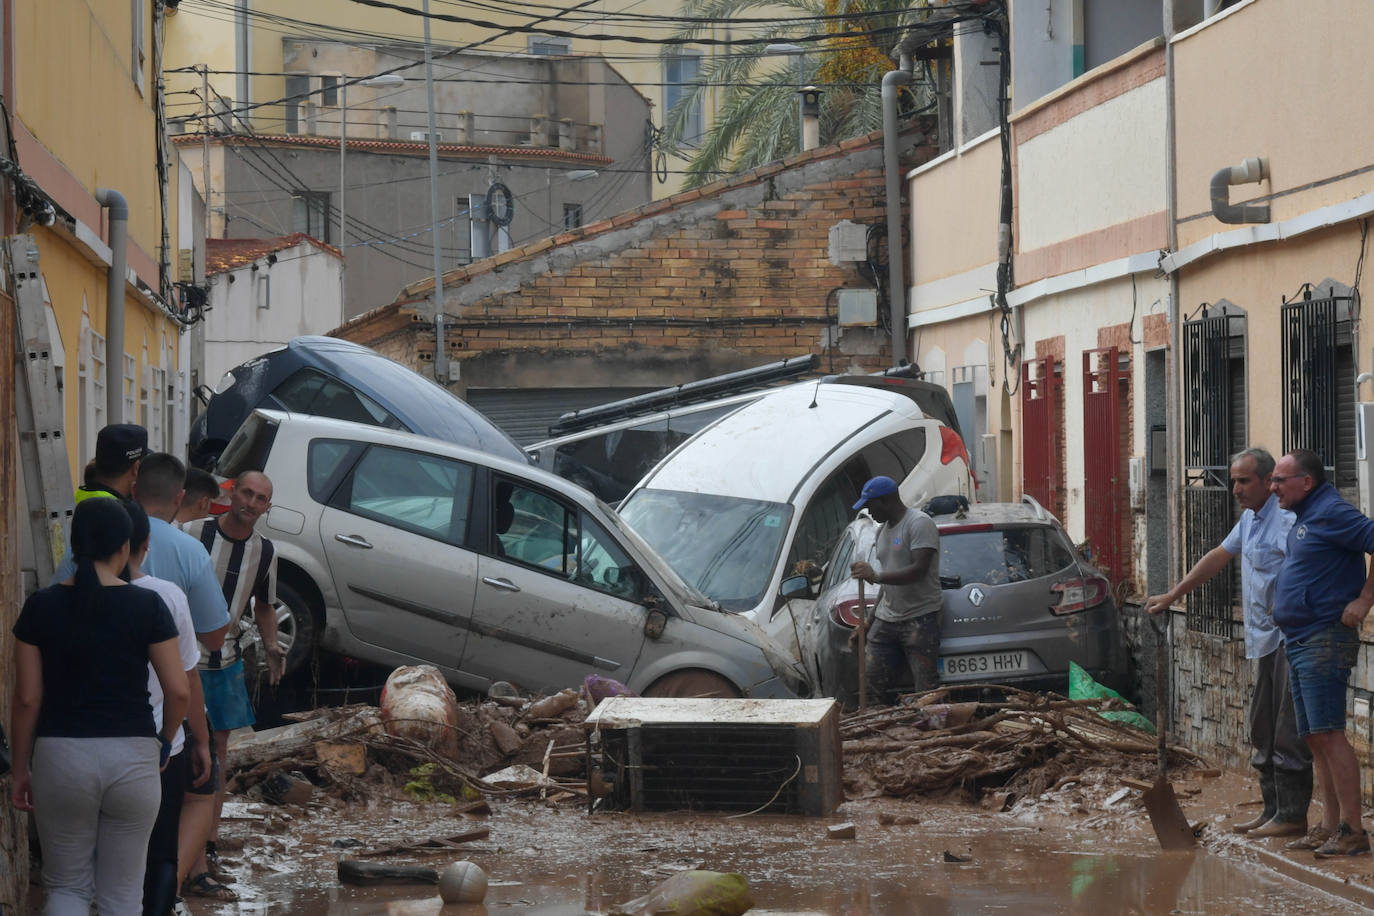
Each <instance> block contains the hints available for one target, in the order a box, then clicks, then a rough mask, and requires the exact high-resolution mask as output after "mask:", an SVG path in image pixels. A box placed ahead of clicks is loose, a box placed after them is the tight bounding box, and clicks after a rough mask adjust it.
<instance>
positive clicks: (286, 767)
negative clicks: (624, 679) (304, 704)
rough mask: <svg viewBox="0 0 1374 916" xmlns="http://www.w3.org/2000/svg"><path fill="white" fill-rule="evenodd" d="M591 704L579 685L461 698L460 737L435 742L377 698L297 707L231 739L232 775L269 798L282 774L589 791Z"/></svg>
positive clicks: (317, 780)
mask: <svg viewBox="0 0 1374 916" xmlns="http://www.w3.org/2000/svg"><path fill="white" fill-rule="evenodd" d="M586 706H587V704H586V700H584V699H582V698H581V697H580V696H579V693H578V692H577V691H571V690H569V691H563V692H562V693H559V694H555V695H553V696H551V697H545V698H542V699H536V700H533V701H531V700H526V699H521V698H518V697H498V698H493V699H491V700H488V701H485V702H481V703H467V704H459V705H458V707H457V714H456V718H455V719H454V724H453V725H452V727H451V728H452V732H453V738H454V740H453V741H442V742H435V743H433V744H431V743H427V742H424V741H421V740H416V739H415V738H413V737H407V736H406V735H405V734H404V729H397V728H395V727H394V726H395V725H396V723H397V721H398V720H396V719H394V718H393V719H391V720H389V721H388V720H385V719H384V717H383V714H382V711H381V710H380V709H378V708H377V707H374V706H367V705H361V704H359V705H353V706H342V707H335V708H326V709H317V710H311V711H308V712H302V713H292V714H289V715H288V716H286V718H288V719H294V720H295V721H294V722H293V723H292V724H290V725H286V726H283V727H281V728H274V729H268V730H265V731H261V732H257V733H255V734H254V735H252V736H251V737H248V738H246V739H244V740H240V741H233V742H231V743H230V746H229V752H228V755H227V756H228V760H227V761H226V766H225V770H224V772H225V780H226V785H227V787H228V789H229V791H230V792H231V793H244V792H251V793H252V794H254V795H262V796H263V797H264V798H266V799H267V800H273V799H272V797H271V793H270V792H266V791H265V790H266V789H269V788H270V787H271V783H270V782H268V781H269V780H270V779H271V778H272V777H274V775H277V774H284V775H286V776H289V777H291V778H292V779H293V780H295V781H297V782H300V781H302V780H306V781H308V782H309V783H310V784H312V785H313V786H314V787H315V790H314V792H315V794H316V795H319V794H321V793H322V794H323V795H324V796H327V797H332V798H336V799H344V800H348V799H358V798H367V797H375V796H377V795H378V794H379V792H386V793H390V794H395V795H397V796H398V797H400V796H402V795H404V796H407V797H410V798H413V799H415V800H420V801H445V802H449V803H459V802H461V801H463V800H471V799H474V798H478V797H480V796H487V797H518V796H528V795H537V796H539V797H541V798H553V799H556V800H568V799H573V798H576V799H584V798H585V797H586V780H585V778H584V773H585V767H584V754H583V750H582V749H583V746H584V742H585V735H584V733H583V730H582V727H581V723H582V721H583V720H584V719H585V718H586V716H587V708H586ZM432 724H433V723H432V722H426V723H425V725H426V726H432ZM398 731H400V732H402V734H396V732H398ZM488 776H492V777H493V778H492V779H487V778H486V777H488ZM278 778H279V779H280V776H278Z"/></svg>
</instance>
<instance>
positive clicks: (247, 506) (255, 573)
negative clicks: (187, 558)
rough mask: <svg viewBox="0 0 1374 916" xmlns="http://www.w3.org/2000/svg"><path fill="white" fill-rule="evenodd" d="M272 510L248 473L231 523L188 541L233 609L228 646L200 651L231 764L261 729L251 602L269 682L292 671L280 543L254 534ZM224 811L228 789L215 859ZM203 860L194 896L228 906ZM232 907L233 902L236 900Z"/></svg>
mask: <svg viewBox="0 0 1374 916" xmlns="http://www.w3.org/2000/svg"><path fill="white" fill-rule="evenodd" d="M271 506H272V481H270V480H268V479H267V475H266V474H263V473H262V472H261V471H245V472H244V473H243V474H240V475H239V477H238V479H237V480H236V481H235V482H234V486H233V489H231V490H230V491H229V510H228V511H227V512H225V513H224V514H223V515H220V516H217V517H213V516H212V517H210V518H202V519H196V520H195V521H191V522H187V523H186V524H185V525H184V526H183V527H182V530H184V531H185V532H186V533H187V534H189V535H190V536H191V537H193V538H195V539H196V540H198V541H200V543H201V544H202V545H203V546H204V547H205V549H206V550H207V551H208V552H209V554H210V565H211V566H212V567H213V568H214V571H215V576H216V578H218V579H219V581H220V584H221V585H222V586H223V590H224V600H225V601H226V602H227V603H228V605H229V632H228V635H227V636H226V637H225V640H224V645H223V646H222V647H221V648H219V649H215V650H210V649H208V648H207V647H205V646H204V645H202V646H201V647H200V665H199V667H200V677H201V683H202V684H203V685H204V687H205V707H206V711H207V713H208V715H209V718H210V727H211V729H213V734H214V745H215V753H216V757H217V759H218V760H221V761H223V760H224V759H225V752H226V749H227V746H228V743H229V733H230V732H231V731H233V730H234V729H236V728H242V727H244V726H246V725H252V724H253V722H254V721H255V718H254V716H253V705H252V702H251V701H250V700H249V697H248V686H247V684H246V682H245V679H244V671H243V654H242V652H243V648H244V647H245V645H246V643H247V639H248V636H247V633H248V632H249V631H248V628H247V626H246V621H245V620H244V614H245V612H246V611H247V610H248V603H249V600H250V599H251V600H252V603H253V619H254V620H255V621H256V623H257V625H258V633H259V634H260V636H261V638H262V646H263V650H264V655H265V662H266V664H267V672H268V680H269V682H270V683H271V684H273V685H275V684H276V683H277V682H278V681H280V680H281V676H282V672H283V670H284V668H285V666H286V652H285V650H283V649H282V648H281V647H280V646H278V645H277V614H276V610H275V608H274V607H273V605H274V604H276V600H277V594H276V593H277V554H276V551H275V550H274V549H273V547H272V542H271V541H269V540H268V539H267V538H265V537H263V536H262V535H260V534H258V533H257V531H255V530H254V528H255V526H256V525H257V521H258V519H259V518H261V517H262V515H263V513H265V512H266V511H267V510H268V509H270V508H271ZM223 805H224V787H223V785H222V784H221V785H220V786H219V787H218V790H217V791H216V792H215V796H214V819H213V821H212V827H211V830H210V836H211V839H210V841H209V842H208V843H206V851H207V852H210V853H213V850H214V843H215V839H214V838H215V836H216V834H218V832H219V816H220V810H221V808H222V807H223ZM212 864H213V863H211V862H209V861H206V860H204V859H202V861H199V862H197V863H196V865H195V866H194V867H193V868H192V869H191V871H190V874H191V887H190V888H188V891H189V892H190V893H195V894H198V895H201V896H211V897H215V898H217V899H221V900H222V899H226V898H228V894H227V893H226V891H228V889H227V888H224V887H222V886H221V885H219V884H218V883H217V882H215V881H213V880H212V879H211V878H210V876H209V867H210V865H212ZM229 899H232V898H229Z"/></svg>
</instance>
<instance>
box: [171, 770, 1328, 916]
mask: <svg viewBox="0 0 1374 916" xmlns="http://www.w3.org/2000/svg"><path fill="white" fill-rule="evenodd" d="M1213 782H1220V783H1225V785H1221V784H1218V785H1216V786H1215V787H1213V788H1212V789H1209V797H1211V796H1225V795H1226V794H1228V793H1227V792H1226V791H1222V790H1227V789H1229V790H1231V794H1235V790H1236V789H1239V788H1240V787H1241V785H1242V780H1241V779H1240V778H1239V777H1238V776H1233V775H1229V774H1228V776H1227V777H1224V778H1223V780H1221V781H1213ZM1106 789H1107V786H1106V785H1105V784H1104V785H1100V786H1091V787H1087V788H1078V787H1066V788H1064V789H1060V790H1058V791H1057V792H1054V793H1051V794H1049V795H1047V796H1046V797H1045V798H1044V799H1043V800H1037V801H1035V802H1031V803H1025V802H1023V803H1022V804H1020V805H1018V806H1016V807H1015V808H1013V810H1012V811H1010V812H1005V813H1003V812H993V811H987V810H984V809H982V808H979V807H970V806H967V805H962V804H959V803H954V802H949V801H942V802H930V801H896V800H891V799H868V800H862V801H850V802H846V803H845V804H844V805H843V806H842V807H841V809H840V810H839V812H837V814H836V816H835V817H832V818H824V819H811V818H791V817H776V816H754V817H749V818H740V819H733V820H730V819H726V818H724V817H722V816H718V815H715V816H713V815H701V814H697V815H686V814H648V815H635V814H629V813H619V812H612V813H606V814H600V813H598V814H595V815H593V816H590V817H589V816H588V815H587V813H586V810H585V807H583V806H580V805H570V804H562V805H555V806H541V805H540V804H539V803H537V802H531V801H509V802H497V803H495V804H493V813H492V814H491V816H490V817H487V818H482V819H481V821H482V822H484V823H486V824H488V825H489V826H490V829H491V835H490V837H489V838H488V839H487V840H485V841H482V842H479V843H474V844H471V845H470V846H469V847H468V848H467V849H466V850H465V851H464V852H462V853H461V854H459V853H448V852H444V853H441V854H434V855H425V856H397V857H393V858H389V859H387V860H386V861H387V862H388V863H393V864H399V863H406V864H425V865H430V866H431V867H440V868H442V866H443V864H446V863H447V862H449V861H452V860H455V859H458V858H464V857H465V858H468V859H470V860H471V861H473V862H476V863H478V864H479V865H481V866H482V867H483V868H484V869H486V870H487V872H488V873H489V875H490V880H491V887H490V890H489V891H488V894H487V899H486V904H485V910H484V909H483V908H482V907H480V906H479V907H475V908H474V907H467V908H463V907H455V906H450V907H447V908H443V907H442V905H441V902H440V900H439V898H438V895H437V894H436V893H435V891H434V889H433V888H432V887H425V886H416V887H375V888H358V887H347V886H343V885H341V884H339V882H338V880H337V878H336V876H335V862H336V860H337V859H339V858H341V857H344V856H346V855H347V854H348V851H347V850H346V849H345V850H341V849H339V848H336V847H335V846H334V845H332V844H333V843H334V842H335V841H337V840H341V839H343V840H345V841H346V840H353V839H356V840H362V841H364V842H365V843H367V844H369V845H373V844H376V845H383V844H388V843H399V842H406V841H409V840H414V839H416V838H420V837H427V836H440V835H448V834H453V833H457V832H459V831H461V830H464V829H469V828H471V827H472V826H473V825H474V824H475V823H477V822H478V821H477V819H474V818H470V817H453V816H449V815H446V814H445V810H446V808H447V806H445V805H436V804H429V805H420V804H414V803H409V802H391V801H388V800H384V799H378V800H376V801H375V802H369V803H367V804H363V805H350V806H347V807H342V808H338V809H329V808H325V809H321V810H318V811H313V812H310V813H302V814H301V815H300V816H298V817H296V818H294V819H293V820H292V821H291V823H290V825H289V827H288V829H287V830H285V831H283V832H281V833H277V834H264V833H263V826H262V824H263V819H262V818H261V817H259V816H256V815H253V814H250V813H249V811H250V810H254V811H265V810H266V806H257V805H252V806H250V805H247V804H236V805H234V806H233V807H232V808H230V809H229V811H230V812H231V813H232V814H233V818H232V819H231V820H229V821H228V822H227V823H226V827H225V835H226V836H227V837H229V838H230V839H231V844H232V845H237V843H238V842H239V841H242V843H243V848H242V850H241V851H238V852H234V853H232V854H230V855H229V856H228V858H229V859H230V860H231V861H232V862H234V863H235V864H234V866H233V871H234V872H235V874H236V875H237V876H238V877H239V881H238V882H237V884H236V885H235V887H236V888H237V889H238V890H239V893H240V894H241V895H242V898H243V899H242V900H241V901H240V902H239V903H237V904H220V905H213V904H211V903H210V902H208V901H199V900H192V901H190V903H191V906H192V909H193V911H194V912H196V913H217V914H230V913H301V914H344V913H349V914H355V913H357V914H362V913H397V914H400V913H441V912H442V913H445V914H458V913H473V914H475V913H481V912H489V913H501V912H510V913H531V914H540V916H554V914H558V916H563V914H582V913H605V912H608V911H609V910H610V909H611V907H612V906H613V905H615V904H617V903H620V902H623V901H625V900H628V899H630V898H633V897H636V896H639V895H640V894H643V893H645V892H647V891H648V890H649V889H650V888H652V887H653V886H654V885H656V884H658V883H659V882H660V881H662V880H663V879H665V878H666V877H668V876H669V875H671V874H673V873H675V872H677V871H681V870H684V869H690V868H705V869H710V870H717V871H727V872H728V871H736V872H739V873H741V874H743V875H745V876H746V877H747V878H748V881H749V886H750V890H751V892H752V894H753V897H754V900H755V901H756V904H757V905H756V907H755V909H754V910H752V911H751V912H756V913H762V914H768V913H776V914H781V913H789V914H806V913H817V914H820V913H824V914H834V916H840V914H874V916H878V914H893V916H896V914H913V913H936V914H941V913H948V914H956V913H993V912H1023V913H1051V912H1064V913H1160V914H1164V913H1248V912H1259V911H1261V910H1262V911H1265V912H1269V913H1334V912H1350V911H1351V909H1352V905H1351V903H1350V902H1349V901H1347V900H1342V899H1340V898H1337V897H1334V896H1329V895H1327V894H1324V893H1322V892H1320V891H1316V890H1314V889H1313V888H1312V887H1310V886H1308V885H1305V884H1301V883H1298V882H1297V881H1293V880H1289V879H1287V878H1284V877H1281V876H1278V875H1276V874H1274V873H1273V872H1272V871H1270V870H1269V869H1267V868H1265V867H1263V866H1260V865H1258V864H1256V863H1255V862H1253V861H1249V859H1250V856H1249V855H1248V854H1247V851H1246V848H1245V846H1246V844H1244V843H1241V842H1233V841H1232V840H1231V839H1230V838H1229V837H1228V836H1225V835H1224V834H1222V833H1220V832H1219V831H1211V837H1210V839H1209V841H1208V842H1207V843H1206V844H1204V847H1203V848H1201V849H1199V850H1198V851H1196V852H1191V853H1168V854H1165V853H1161V852H1160V851H1159V849H1158V845H1157V843H1156V842H1155V839H1154V837H1153V835H1152V834H1151V832H1150V828H1149V825H1148V822H1147V820H1146V819H1145V816H1144V812H1143V811H1142V810H1141V809H1140V808H1139V806H1138V805H1137V804H1136V803H1135V802H1133V801H1131V800H1123V801H1120V802H1117V803H1116V804H1114V805H1110V806H1107V805H1104V803H1103V802H1104V799H1105V797H1109V796H1108V794H1107V791H1106ZM1242 794H1243V793H1242ZM1199 807H1200V806H1199V805H1197V804H1196V800H1194V802H1193V803H1190V804H1189V805H1188V808H1189V810H1190V814H1191V813H1192V812H1194V811H1196V810H1198V808H1199ZM894 819H896V820H905V819H910V820H911V821H912V822H909V823H896V824H891V825H887V826H885V825H883V824H882V823H881V822H880V821H881V820H894ZM846 821H847V822H852V823H854V824H855V825H856V830H857V837H856V839H855V840H830V839H827V838H826V827H827V826H828V825H830V824H833V823H838V822H846ZM1220 829H1222V830H1224V829H1225V828H1224V825H1221V827H1220ZM946 853H948V854H949V857H950V858H957V859H967V860H968V861H966V862H964V861H960V862H953V861H946V858H947V856H946Z"/></svg>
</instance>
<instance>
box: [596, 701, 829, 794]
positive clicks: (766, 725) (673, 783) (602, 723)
mask: <svg viewBox="0 0 1374 916" xmlns="http://www.w3.org/2000/svg"><path fill="white" fill-rule="evenodd" d="M839 720H840V708H839V706H838V704H836V703H835V702H834V701H833V700H722V699H668V698H663V699H650V698H641V697H612V698H610V699H606V700H603V701H602V702H601V703H600V705H598V706H597V707H596V709H595V710H594V711H593V712H592V714H591V716H590V717H589V718H588V719H587V722H586V727H587V729H588V742H587V748H588V772H589V773H594V774H596V777H597V778H598V779H599V781H600V785H601V790H602V792H603V793H604V794H605V797H606V799H607V803H608V804H609V805H610V806H611V807H615V808H628V809H631V810H634V811H670V810H682V809H690V810H698V811H758V812H768V813H771V814H803V815H810V816H814V817H822V816H825V815H828V814H830V813H831V812H833V811H834V810H835V808H836V807H837V806H838V805H839V804H840V802H841V801H843V800H844V790H843V787H842V785H841V756H840V754H841V751H840V721H839Z"/></svg>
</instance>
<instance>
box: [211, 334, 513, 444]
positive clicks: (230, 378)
mask: <svg viewBox="0 0 1374 916" xmlns="http://www.w3.org/2000/svg"><path fill="white" fill-rule="evenodd" d="M258 407H263V408H269V409H273V410H286V411H291V412H294V413H304V414H310V415H312V416H318V417H332V418H334V419H336V420H351V421H353V422H355V423H366V424H369V425H371V426H382V427H386V428H387V429H399V430H403V431H405V432H411V433H418V434H419V435H422V436H429V437H430V438H432V439H441V440H443V441H445V442H453V443H456V444H458V445H466V446H467V447H469V448H475V449H479V450H481V451H484V452H490V453H491V454H494V455H500V456H503V457H506V458H514V459H516V460H518V461H528V459H527V458H526V457H525V453H524V451H523V450H521V448H520V446H519V445H517V444H516V443H515V441H514V440H513V439H511V437H510V436H508V435H506V434H505V432H503V431H502V430H501V429H500V428H499V427H498V426H496V425H495V424H494V423H492V422H491V421H490V420H488V419H487V418H486V417H485V416H483V415H482V414H481V413H480V412H479V411H478V410H477V409H476V408H474V407H472V406H471V405H469V404H468V403H467V402H466V401H464V400H462V399H461V398H459V397H458V396H457V395H455V394H453V392H451V391H449V390H447V389H446V388H444V387H443V386H441V385H438V384H436V383H435V382H433V381H432V380H430V379H427V378H425V377H424V376H422V375H420V374H418V373H416V372H413V371H411V370H410V369H407V368H406V367H405V366H402V365H401V364H400V363H398V362H395V361H394V360H390V359H387V358H386V357H385V356H382V355H381V354H380V353H378V352H377V351H376V350H372V349H370V348H368V347H364V346H362V345H360V344H356V343H353V342H351V341H347V340H340V339H338V338H336V337H297V338H296V339H295V340H292V341H291V342H290V343H288V344H287V345H286V346H285V347H282V348H280V349H277V350H273V351H271V352H270V353H264V354H263V355H262V356H259V357H257V358H255V359H250V360H249V361H248V362H246V363H244V364H243V365H241V366H238V367H236V368H234V369H231V370H229V374H228V375H227V376H226V377H225V380H224V382H222V383H221V384H220V388H219V391H218V392H217V393H216V394H215V395H214V396H213V397H212V398H210V403H209V404H208V405H206V408H205V410H204V411H203V412H202V413H201V414H200V416H198V417H196V420H195V422H194V423H192V424H191V439H190V442H189V443H188V445H189V450H190V451H189V454H190V458H191V463H192V464H193V465H195V466H196V467H201V468H205V469H207V470H208V469H209V468H211V467H213V466H214V463H215V459H216V458H218V457H219V453H220V452H222V451H224V446H225V445H227V444H228V442H229V440H230V439H231V438H233V436H234V433H235V432H237V431H238V428H239V426H240V425H241V424H242V423H243V421H244V420H246V419H247V418H248V416H249V415H250V414H251V413H252V412H253V410H254V409H256V408H258Z"/></svg>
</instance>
